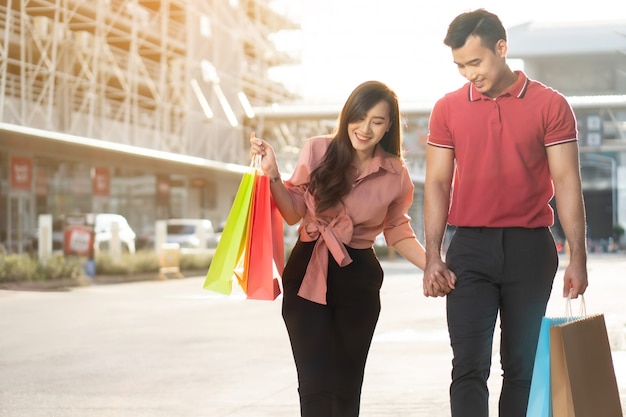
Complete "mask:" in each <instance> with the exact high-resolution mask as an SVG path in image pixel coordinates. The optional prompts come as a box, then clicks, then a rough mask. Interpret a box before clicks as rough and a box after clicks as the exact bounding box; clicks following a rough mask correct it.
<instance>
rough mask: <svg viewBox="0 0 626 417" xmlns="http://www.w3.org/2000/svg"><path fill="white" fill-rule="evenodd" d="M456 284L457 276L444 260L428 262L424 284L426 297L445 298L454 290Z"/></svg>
mask: <svg viewBox="0 0 626 417" xmlns="http://www.w3.org/2000/svg"><path fill="white" fill-rule="evenodd" d="M455 284H456V275H454V272H452V271H450V270H449V269H448V267H447V266H446V264H445V263H444V262H443V261H442V260H440V259H439V260H433V261H427V263H426V268H425V269H424V283H423V287H424V295H425V296H426V297H443V296H445V295H447V294H448V293H450V291H452V290H453V289H454V286H455Z"/></svg>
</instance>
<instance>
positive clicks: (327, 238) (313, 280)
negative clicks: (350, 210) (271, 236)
mask: <svg viewBox="0 0 626 417" xmlns="http://www.w3.org/2000/svg"><path fill="white" fill-rule="evenodd" d="M307 220H308V219H307ZM303 226H304V227H302V228H301V229H300V240H302V241H303V242H313V241H315V240H317V242H316V243H315V247H314V248H313V253H312V254H311V259H310V260H309V264H308V266H307V269H306V272H305V274H304V278H303V280H302V285H300V290H299V291H298V295H299V296H300V297H302V298H305V299H307V300H310V301H313V302H315V303H318V304H326V280H327V275H328V252H330V253H331V255H332V256H333V258H334V259H335V261H336V262H337V264H339V266H346V265H349V264H350V263H351V262H352V258H351V257H350V255H349V254H348V251H347V249H346V246H345V245H346V244H348V243H350V241H351V240H352V232H353V224H352V219H350V217H349V216H348V215H347V214H342V215H339V216H336V217H334V218H333V219H332V220H331V221H330V223H327V222H325V221H323V220H321V219H317V218H316V219H313V221H308V222H306V223H305V224H304V225H303Z"/></svg>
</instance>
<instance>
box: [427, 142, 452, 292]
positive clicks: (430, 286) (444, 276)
mask: <svg viewBox="0 0 626 417" xmlns="http://www.w3.org/2000/svg"><path fill="white" fill-rule="evenodd" d="M453 174H454V151H453V150H452V149H447V148H440V147H436V146H432V145H428V146H427V147H426V180H425V182H424V232H425V247H426V268H425V269H424V295H426V296H427V297H438V296H443V295H445V294H447V293H449V292H450V291H451V290H452V289H453V288H454V281H455V278H454V274H452V273H451V271H450V270H448V268H447V267H446V265H445V264H444V262H443V260H442V259H441V244H442V242H443V235H444V232H445V230H446V224H447V220H448V209H449V206H450V190H451V188H452V176H453Z"/></svg>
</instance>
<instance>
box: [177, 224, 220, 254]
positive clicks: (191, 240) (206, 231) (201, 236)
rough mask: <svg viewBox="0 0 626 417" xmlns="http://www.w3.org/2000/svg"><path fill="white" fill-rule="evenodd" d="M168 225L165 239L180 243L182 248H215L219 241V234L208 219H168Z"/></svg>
mask: <svg viewBox="0 0 626 417" xmlns="http://www.w3.org/2000/svg"><path fill="white" fill-rule="evenodd" d="M166 227H167V229H166V236H165V241H166V242H167V243H178V245H179V246H180V248H181V250H184V249H213V248H215V247H216V246H217V242H218V241H219V234H218V233H216V232H215V229H214V228H213V223H212V222H211V220H208V219H168V220H166ZM203 242H204V244H203Z"/></svg>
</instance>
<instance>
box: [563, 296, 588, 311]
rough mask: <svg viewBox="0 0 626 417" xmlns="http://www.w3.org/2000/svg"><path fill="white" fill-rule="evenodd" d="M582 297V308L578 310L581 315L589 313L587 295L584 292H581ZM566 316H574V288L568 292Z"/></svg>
mask: <svg viewBox="0 0 626 417" xmlns="http://www.w3.org/2000/svg"><path fill="white" fill-rule="evenodd" d="M579 297H580V309H579V312H578V315H579V316H581V317H582V316H586V315H587V307H586V306H585V296H584V295H583V294H579ZM565 317H574V315H573V314H572V290H570V292H569V294H567V298H566V300H565Z"/></svg>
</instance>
